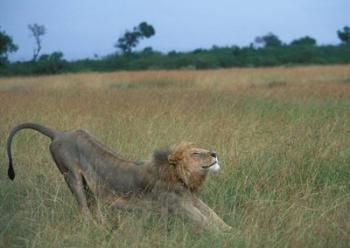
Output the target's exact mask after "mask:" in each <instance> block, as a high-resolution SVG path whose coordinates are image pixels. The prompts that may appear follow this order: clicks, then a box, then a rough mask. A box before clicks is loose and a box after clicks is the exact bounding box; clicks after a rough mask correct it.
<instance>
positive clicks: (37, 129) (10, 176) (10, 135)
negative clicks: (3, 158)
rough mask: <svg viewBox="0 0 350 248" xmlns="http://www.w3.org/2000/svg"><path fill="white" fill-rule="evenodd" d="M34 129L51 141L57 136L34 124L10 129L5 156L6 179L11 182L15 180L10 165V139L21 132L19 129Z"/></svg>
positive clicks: (25, 124) (47, 129)
mask: <svg viewBox="0 0 350 248" xmlns="http://www.w3.org/2000/svg"><path fill="white" fill-rule="evenodd" d="M27 128H28V129H34V130H36V131H38V132H40V133H42V134H44V135H46V136H48V137H49V138H51V140H53V139H54V138H55V137H56V136H57V135H58V134H59V132H57V131H55V130H52V129H50V128H47V127H44V126H42V125H39V124H36V123H22V124H19V125H18V126H16V127H14V128H12V129H11V131H10V133H9V136H8V138H7V156H8V159H9V168H8V171H7V175H8V177H9V178H10V179H11V180H13V179H14V178H15V171H14V169H13V164H12V154H11V143H12V139H13V136H15V134H16V133H17V132H18V131H19V130H21V129H27Z"/></svg>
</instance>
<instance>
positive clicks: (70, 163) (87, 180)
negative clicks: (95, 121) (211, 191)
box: [7, 123, 231, 231]
mask: <svg viewBox="0 0 350 248" xmlns="http://www.w3.org/2000/svg"><path fill="white" fill-rule="evenodd" d="M26 128H27V129H28V128H29V129H34V130H36V131H38V132H40V133H42V134H44V135H46V136H48V137H50V138H51V140H52V142H51V144H50V152H51V155H52V157H53V159H54V161H55V163H56V165H57V167H58V169H59V170H60V172H61V173H62V174H63V176H64V178H65V180H66V182H67V184H68V186H69V188H70V190H71V191H72V193H73V195H74V196H75V198H76V199H77V201H78V205H79V208H80V209H81V211H82V212H83V213H84V214H85V215H88V216H90V215H91V212H90V209H89V205H88V203H89V202H90V200H89V199H88V198H89V197H90V195H91V194H88V193H87V191H89V192H92V193H93V195H94V196H98V197H99V198H100V199H102V200H103V201H105V202H107V203H109V204H111V206H112V207H115V208H119V209H120V208H122V209H130V208H131V209H133V208H143V209H149V210H154V209H156V208H158V209H161V208H165V209H166V210H167V212H170V213H175V214H182V215H185V216H187V217H188V219H190V220H193V221H194V222H196V223H197V224H199V225H201V226H203V227H206V228H213V229H218V230H222V231H228V230H230V229H231V227H229V226H228V225H226V224H225V223H224V222H223V221H222V220H221V219H220V218H219V217H218V216H217V215H216V213H215V212H214V211H213V210H211V209H210V208H209V207H208V206H207V205H205V204H204V203H203V202H202V201H201V200H200V199H199V198H197V196H196V194H195V193H196V192H197V190H198V188H200V186H201V185H202V184H203V182H204V181H205V179H206V177H207V174H208V171H209V169H208V168H210V167H211V166H212V165H214V164H217V158H216V153H214V152H211V151H208V150H205V149H201V148H196V147H194V146H193V145H192V144H190V143H181V144H179V145H176V146H173V147H171V148H168V149H163V150H156V151H155V152H154V153H153V154H152V156H151V157H150V159H148V160H144V161H129V160H126V159H123V158H122V157H120V156H119V155H117V154H115V153H114V152H112V151H111V150H109V149H108V148H106V147H105V146H103V145H102V144H101V143H99V142H98V141H97V140H96V139H95V138H93V137H92V136H91V135H90V134H88V133H87V132H86V131H83V130H76V131H68V132H59V131H55V130H52V129H50V128H47V127H44V126H42V125H39V124H35V123H23V124H20V125H18V126H16V127H15V128H13V129H12V130H11V131H10V134H9V137H8V140H7V152H8V157H9V170H8V175H9V177H10V178H11V179H14V177H15V173H14V170H13V164H12V154H11V142H12V139H13V137H14V135H15V134H16V132H18V131H19V130H21V129H26ZM217 166H218V165H217Z"/></svg>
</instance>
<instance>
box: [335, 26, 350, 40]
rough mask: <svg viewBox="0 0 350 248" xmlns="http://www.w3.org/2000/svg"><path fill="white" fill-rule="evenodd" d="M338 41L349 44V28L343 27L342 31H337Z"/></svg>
mask: <svg viewBox="0 0 350 248" xmlns="http://www.w3.org/2000/svg"><path fill="white" fill-rule="evenodd" d="M337 34H338V37H339V39H340V40H341V41H342V43H344V44H350V27H348V26H345V27H343V30H338V31H337Z"/></svg>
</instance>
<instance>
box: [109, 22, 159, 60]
mask: <svg viewBox="0 0 350 248" xmlns="http://www.w3.org/2000/svg"><path fill="white" fill-rule="evenodd" d="M155 33H156V32H155V30H154V28H153V26H152V25H149V24H147V22H141V23H140V24H139V25H138V26H136V27H134V28H133V31H126V32H125V33H124V35H123V36H122V37H120V38H119V39H118V42H117V43H116V44H115V47H116V48H119V49H120V50H122V52H123V54H129V53H131V51H132V49H133V48H134V47H136V46H137V45H138V44H139V42H140V40H141V39H144V38H150V37H151V36H153V35H154V34H155Z"/></svg>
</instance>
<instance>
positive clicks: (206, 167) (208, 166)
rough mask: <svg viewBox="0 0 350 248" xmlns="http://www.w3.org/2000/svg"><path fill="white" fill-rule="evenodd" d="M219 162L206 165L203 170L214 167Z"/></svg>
mask: <svg viewBox="0 0 350 248" xmlns="http://www.w3.org/2000/svg"><path fill="white" fill-rule="evenodd" d="M217 162H218V161H217V160H215V161H214V162H213V163H211V164H210V165H204V166H202V168H203V169H209V168H210V167H212V166H213V165H215V164H216V163H217Z"/></svg>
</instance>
